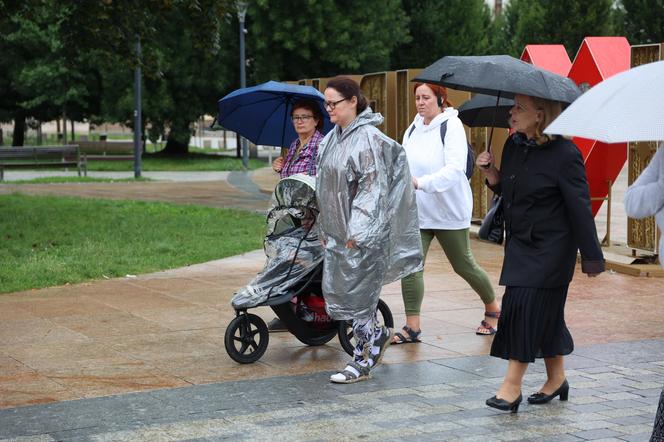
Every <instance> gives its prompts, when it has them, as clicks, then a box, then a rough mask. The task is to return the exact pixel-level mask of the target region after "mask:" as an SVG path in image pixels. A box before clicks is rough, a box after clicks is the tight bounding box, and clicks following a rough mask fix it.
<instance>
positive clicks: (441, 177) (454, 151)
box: [416, 118, 468, 193]
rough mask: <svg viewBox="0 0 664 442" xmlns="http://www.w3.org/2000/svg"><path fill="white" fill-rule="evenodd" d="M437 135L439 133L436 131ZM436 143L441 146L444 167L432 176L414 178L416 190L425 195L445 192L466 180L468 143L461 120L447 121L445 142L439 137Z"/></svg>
mask: <svg viewBox="0 0 664 442" xmlns="http://www.w3.org/2000/svg"><path fill="white" fill-rule="evenodd" d="M439 134H440V131H438V135H439ZM438 142H439V143H440V144H442V150H443V152H442V153H443V157H444V158H445V165H444V166H443V167H442V168H440V169H439V170H438V171H436V172H434V173H432V174H429V175H423V176H419V177H416V178H417V189H419V190H422V191H423V192H426V193H438V192H445V191H446V190H448V189H450V188H452V187H454V186H456V185H457V184H459V182H460V181H461V180H466V181H467V180H468V178H467V177H466V158H467V156H468V142H467V141H466V132H465V131H464V130H463V125H462V123H461V120H459V119H458V118H450V119H448V120H447V131H446V133H445V142H444V143H443V142H442V140H440V136H438Z"/></svg>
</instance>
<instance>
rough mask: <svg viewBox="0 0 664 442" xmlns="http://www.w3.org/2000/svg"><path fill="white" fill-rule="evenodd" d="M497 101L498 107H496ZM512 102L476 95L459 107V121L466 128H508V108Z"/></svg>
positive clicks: (505, 99) (506, 99)
mask: <svg viewBox="0 0 664 442" xmlns="http://www.w3.org/2000/svg"><path fill="white" fill-rule="evenodd" d="M496 101H498V103H497V104H498V106H496ZM512 106H514V100H512V99H509V98H500V99H499V100H497V99H496V97H494V96H492V95H484V94H477V95H475V96H474V97H473V98H471V99H470V100H468V101H466V102H465V103H463V104H462V105H461V106H459V109H458V110H459V119H461V121H462V122H463V124H465V125H466V126H468V127H506V128H509V127H510V123H509V119H510V108H511V107H512Z"/></svg>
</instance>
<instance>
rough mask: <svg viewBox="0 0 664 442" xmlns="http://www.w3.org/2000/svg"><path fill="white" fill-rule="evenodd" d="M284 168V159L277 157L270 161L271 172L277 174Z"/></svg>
mask: <svg viewBox="0 0 664 442" xmlns="http://www.w3.org/2000/svg"><path fill="white" fill-rule="evenodd" d="M283 168H284V157H277V158H275V160H274V161H272V170H274V171H275V172H277V173H279V172H281V169H283Z"/></svg>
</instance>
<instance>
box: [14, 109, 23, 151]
mask: <svg viewBox="0 0 664 442" xmlns="http://www.w3.org/2000/svg"><path fill="white" fill-rule="evenodd" d="M24 143H25V115H23V113H21V112H17V113H16V114H14V133H13V134H12V146H23V144H24Z"/></svg>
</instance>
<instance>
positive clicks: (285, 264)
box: [231, 174, 323, 310]
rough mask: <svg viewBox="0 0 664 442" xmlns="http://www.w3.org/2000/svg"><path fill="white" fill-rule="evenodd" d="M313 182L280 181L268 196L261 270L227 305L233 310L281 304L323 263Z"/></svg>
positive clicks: (300, 178) (305, 177) (305, 178)
mask: <svg viewBox="0 0 664 442" xmlns="http://www.w3.org/2000/svg"><path fill="white" fill-rule="evenodd" d="M317 215H318V206H317V204H316V179H315V178H314V177H311V176H309V175H305V174H295V175H291V176H289V177H286V178H283V179H282V180H281V181H279V183H278V184H277V186H276V188H275V190H274V193H273V195H272V201H271V208H270V210H269V212H268V216H267V222H266V223H267V229H266V234H265V240H264V242H263V247H264V249H265V255H266V258H267V259H266V261H265V266H264V268H263V270H262V271H261V272H260V273H258V275H256V277H255V278H254V279H253V280H252V281H251V282H250V283H249V284H247V285H246V286H245V287H243V288H242V289H240V290H239V291H238V292H237V293H236V294H235V296H233V299H232V300H231V304H232V306H233V307H234V308H235V309H238V310H239V309H245V308H250V307H256V306H258V305H260V304H263V303H266V302H267V301H269V302H267V304H268V305H276V304H281V303H282V302H285V301H286V298H287V299H290V289H291V288H292V287H293V286H294V285H295V284H297V283H298V282H299V281H300V280H301V279H303V278H304V277H306V276H307V275H309V274H310V273H311V272H312V271H314V270H315V269H316V267H317V266H318V265H319V264H320V263H321V262H322V260H323V247H322V246H321V244H320V242H319V239H318V227H317V224H316V216H317Z"/></svg>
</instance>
